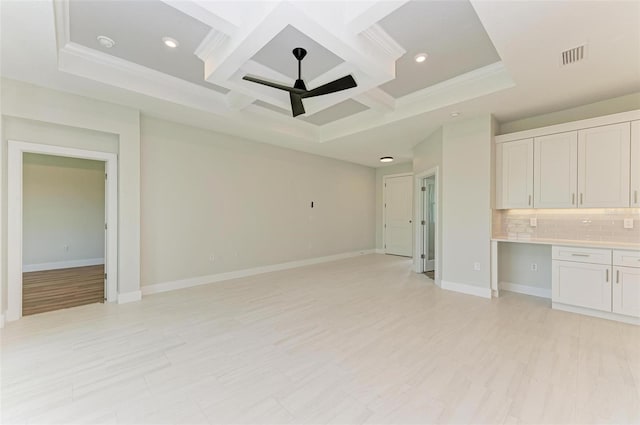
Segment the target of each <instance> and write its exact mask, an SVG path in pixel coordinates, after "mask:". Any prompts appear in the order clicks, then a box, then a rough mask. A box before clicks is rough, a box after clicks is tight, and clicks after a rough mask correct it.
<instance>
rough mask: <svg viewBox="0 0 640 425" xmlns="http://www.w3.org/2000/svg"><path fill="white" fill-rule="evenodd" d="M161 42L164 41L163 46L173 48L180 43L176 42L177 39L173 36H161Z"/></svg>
mask: <svg viewBox="0 0 640 425" xmlns="http://www.w3.org/2000/svg"><path fill="white" fill-rule="evenodd" d="M162 42H163V43H164V45H165V46H167V47H169V48H171V49H175V48H176V47H178V46H179V45H180V43H178V40H176V39H175V38H171V37H162Z"/></svg>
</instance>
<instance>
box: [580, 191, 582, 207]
mask: <svg viewBox="0 0 640 425" xmlns="http://www.w3.org/2000/svg"><path fill="white" fill-rule="evenodd" d="M582 204H583V202H582V193H581V194H580V205H582Z"/></svg>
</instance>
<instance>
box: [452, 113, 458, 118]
mask: <svg viewBox="0 0 640 425" xmlns="http://www.w3.org/2000/svg"><path fill="white" fill-rule="evenodd" d="M459 115H460V112H452V113H451V116H452V117H454V118H455V117H457V116H459Z"/></svg>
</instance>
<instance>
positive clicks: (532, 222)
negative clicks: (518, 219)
mask: <svg viewBox="0 0 640 425" xmlns="http://www.w3.org/2000/svg"><path fill="white" fill-rule="evenodd" d="M537 225H538V219H537V218H536V217H531V218H529V226H531V227H536V226H537Z"/></svg>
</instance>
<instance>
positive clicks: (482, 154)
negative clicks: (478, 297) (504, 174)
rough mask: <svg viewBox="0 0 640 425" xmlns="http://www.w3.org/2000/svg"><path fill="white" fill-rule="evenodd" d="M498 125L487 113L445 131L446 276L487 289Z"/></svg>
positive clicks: (443, 183)
mask: <svg viewBox="0 0 640 425" xmlns="http://www.w3.org/2000/svg"><path fill="white" fill-rule="evenodd" d="M492 131H493V120H492V118H491V116H490V115H485V116H480V117H478V118H473V119H468V120H465V121H461V122H455V123H450V124H446V125H445V126H444V128H443V137H442V252H443V259H442V261H443V264H442V272H443V274H442V280H443V281H447V282H449V283H453V284H462V285H471V286H475V287H480V288H482V292H483V293H484V292H488V291H489V293H490V289H489V288H490V239H491V192H492V188H491V184H492V183H491V182H492V176H491V174H492V167H491V164H492V158H491V149H492V147H491V144H492V137H493V134H492ZM476 262H477V263H479V264H480V270H479V271H475V270H474V269H473V265H474V263H476ZM443 287H445V282H443Z"/></svg>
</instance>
